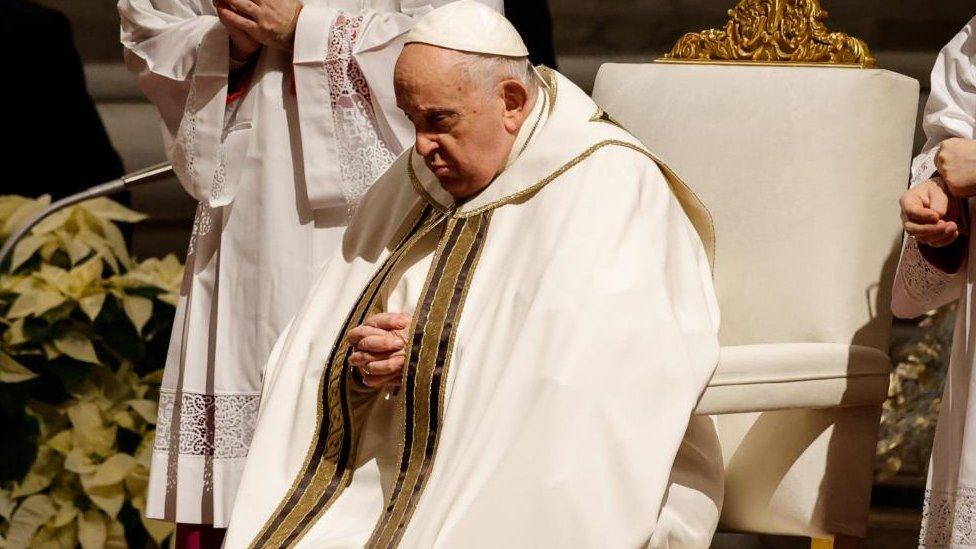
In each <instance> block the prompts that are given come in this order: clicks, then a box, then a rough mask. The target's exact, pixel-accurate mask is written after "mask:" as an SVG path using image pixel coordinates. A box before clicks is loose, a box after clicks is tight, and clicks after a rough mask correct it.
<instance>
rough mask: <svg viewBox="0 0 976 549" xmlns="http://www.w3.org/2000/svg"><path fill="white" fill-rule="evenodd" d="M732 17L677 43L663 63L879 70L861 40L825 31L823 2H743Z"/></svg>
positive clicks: (688, 35) (789, 0)
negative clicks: (764, 64) (797, 64)
mask: <svg viewBox="0 0 976 549" xmlns="http://www.w3.org/2000/svg"><path fill="white" fill-rule="evenodd" d="M728 14H729V20H728V22H726V24H725V26H724V27H723V28H721V29H707V30H703V31H701V32H693V33H688V34H685V35H684V36H682V37H681V38H679V39H678V42H677V43H676V44H675V45H674V47H672V48H671V51H670V52H669V53H667V54H665V56H664V60H666V61H735V62H761V63H770V62H773V63H801V64H809V63H822V64H828V65H844V66H851V65H854V66H860V67H862V68H871V67H874V65H875V58H874V56H872V55H871V50H870V49H869V48H868V46H867V44H865V43H864V41H863V40H860V39H859V38H855V37H853V36H849V35H847V34H844V33H842V32H830V31H829V30H827V26H826V25H825V24H824V21H825V20H826V19H827V16H828V14H827V12H826V11H825V10H824V9H823V8H822V7H820V2H819V0H741V1H740V2H739V3H738V4H737V5H736V6H735V7H734V8H732V9H731V10H729V12H728Z"/></svg>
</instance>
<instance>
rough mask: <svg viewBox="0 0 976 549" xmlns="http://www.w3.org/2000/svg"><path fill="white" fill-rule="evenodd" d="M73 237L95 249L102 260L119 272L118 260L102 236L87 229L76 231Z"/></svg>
mask: <svg viewBox="0 0 976 549" xmlns="http://www.w3.org/2000/svg"><path fill="white" fill-rule="evenodd" d="M75 238H77V239H78V240H80V241H82V242H84V243H85V244H87V245H89V246H91V248H92V249H93V250H95V253H97V254H98V256H99V257H100V258H102V261H104V262H105V264H106V265H108V266H109V268H110V269H112V271H113V272H116V273H118V272H119V260H118V259H116V257H115V254H114V253H113V252H112V249H111V247H109V245H108V243H107V242H105V239H104V238H102V237H100V236H98V235H97V234H95V233H93V232H92V231H89V230H83V231H78V235H77V236H76V237H75Z"/></svg>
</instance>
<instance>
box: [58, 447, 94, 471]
mask: <svg viewBox="0 0 976 549" xmlns="http://www.w3.org/2000/svg"><path fill="white" fill-rule="evenodd" d="M64 469H65V471H71V472H72V473H75V474H78V475H93V474H95V471H97V470H98V466H97V465H95V463H94V462H92V460H91V458H89V457H88V456H87V455H86V454H85V452H84V450H82V449H81V448H73V449H72V450H71V451H70V452H68V455H67V457H66V458H65V460H64Z"/></svg>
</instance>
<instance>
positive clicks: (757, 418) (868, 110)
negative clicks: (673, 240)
mask: <svg viewBox="0 0 976 549" xmlns="http://www.w3.org/2000/svg"><path fill="white" fill-rule="evenodd" d="M594 98H595V99H596V102H597V103H598V104H600V105H601V106H602V107H603V108H604V109H605V110H606V111H607V112H608V113H609V114H610V115H611V116H612V117H613V118H614V119H616V120H617V121H618V122H619V123H620V124H621V125H622V126H624V127H625V128H627V129H628V130H630V131H631V132H633V133H634V135H636V136H637V137H638V138H639V139H641V140H642V141H643V142H644V143H645V144H646V145H647V146H648V147H649V148H650V149H651V150H652V151H654V152H655V153H657V154H658V155H659V156H661V157H662V159H663V160H664V161H665V162H666V163H668V164H669V165H670V167H671V168H672V169H674V170H675V171H676V172H677V173H678V175H680V176H681V178H682V179H684V181H685V182H686V183H687V184H688V185H689V186H690V187H691V188H692V189H693V190H694V191H695V192H696V193H697V194H698V195H699V197H700V198H701V199H702V201H703V202H704V203H705V205H706V207H708V209H709V210H710V211H711V213H712V216H713V218H714V223H715V232H716V239H717V246H716V261H715V273H714V276H715V286H716V291H717V293H718V299H719V305H720V309H721V314H722V325H721V332H720V340H721V343H722V345H723V348H722V354H721V359H720V363H719V366H718V370H717V373H716V375H715V377H714V379H713V380H712V382H711V384H710V385H709V388H708V389H707V391H706V393H705V395H704V397H703V398H702V400H701V402H700V405H699V407H698V413H701V414H710V415H715V416H717V426H718V430H719V438H720V440H721V443H722V453H723V457H724V460H725V466H726V495H725V505H724V510H723V513H722V519H721V525H720V528H721V529H723V530H726V531H737V532H754V533H767V534H783V535H797V536H809V537H811V538H814V546H816V547H824V546H827V547H829V546H830V544H831V543H832V542H831V541H830V540H832V539H834V537H835V536H849V537H853V538H863V537H864V536H865V534H866V527H867V516H868V507H869V500H870V492H871V484H872V466H873V458H874V449H875V445H876V440H877V432H878V419H879V415H880V411H881V404H882V402H883V401H884V399H885V396H886V393H887V388H888V373H889V371H890V362H889V358H888V356H887V348H888V333H889V330H890V326H891V315H890V311H889V289H890V287H891V284H890V276H889V275H890V273H891V272H892V271H893V268H894V261H895V260H896V256H895V255H894V254H895V252H896V244H897V243H898V242H899V237H900V221H899V212H898V204H897V200H898V197H899V195H900V194H901V192H902V191H903V190H904V188H905V186H906V182H907V178H908V170H909V161H910V157H911V149H912V141H913V135H914V126H915V116H916V106H917V101H918V82H916V81H915V80H913V79H911V78H908V77H905V76H902V75H899V74H895V73H892V72H888V71H883V70H873V69H858V68H838V67H831V66H829V65H825V66H823V67H806V66H804V67H798V66H759V65H756V64H751V65H750V64H721V65H720V64H672V63H647V64H607V65H604V66H603V67H602V68H601V69H600V72H599V74H598V76H597V79H596V85H595V89H594ZM818 540H820V541H818ZM855 543H856V541H855Z"/></svg>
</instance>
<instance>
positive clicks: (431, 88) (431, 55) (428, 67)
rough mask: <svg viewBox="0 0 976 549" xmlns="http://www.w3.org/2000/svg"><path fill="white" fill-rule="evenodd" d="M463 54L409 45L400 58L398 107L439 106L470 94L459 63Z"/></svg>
mask: <svg viewBox="0 0 976 549" xmlns="http://www.w3.org/2000/svg"><path fill="white" fill-rule="evenodd" d="M462 57H463V54H461V53H460V52H456V51H454V50H449V49H445V48H440V47H437V46H431V45H428V44H421V43H412V44H407V45H406V46H405V47H404V48H403V51H402V52H401V53H400V57H399V58H398V59H397V63H396V68H395V70H394V74H393V86H394V89H395V91H396V96H397V104H398V106H400V108H405V106H406V105H404V104H402V103H405V102H409V103H411V104H414V103H431V102H433V103H436V102H440V101H446V100H451V99H455V100H456V99H460V98H461V97H462V96H464V95H466V94H468V93H470V92H471V88H472V86H471V85H470V82H469V78H468V76H467V73H466V72H465V71H464V70H463V69H462V64H461V63H460V60H461V59H462Z"/></svg>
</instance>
